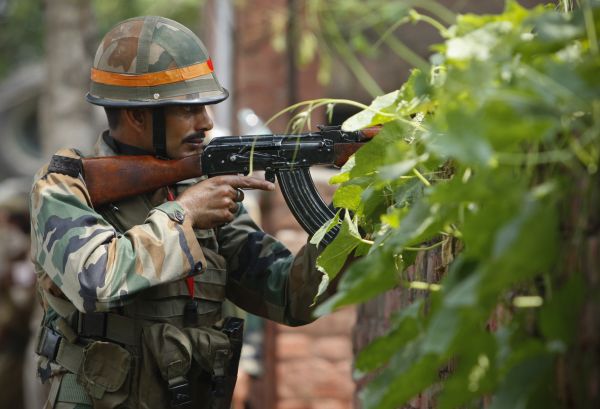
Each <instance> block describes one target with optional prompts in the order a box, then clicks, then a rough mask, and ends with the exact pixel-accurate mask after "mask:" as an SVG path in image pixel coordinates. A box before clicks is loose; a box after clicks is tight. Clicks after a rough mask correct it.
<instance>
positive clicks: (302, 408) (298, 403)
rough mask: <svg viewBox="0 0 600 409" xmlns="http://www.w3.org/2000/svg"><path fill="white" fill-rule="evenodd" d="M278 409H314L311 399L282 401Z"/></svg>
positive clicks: (279, 402) (278, 404)
mask: <svg viewBox="0 0 600 409" xmlns="http://www.w3.org/2000/svg"><path fill="white" fill-rule="evenodd" d="M276 409H312V405H311V401H310V400H309V399H305V400H301V399H281V400H279V401H278V402H277V406H276Z"/></svg>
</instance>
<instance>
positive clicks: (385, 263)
mask: <svg viewBox="0 0 600 409" xmlns="http://www.w3.org/2000/svg"><path fill="white" fill-rule="evenodd" d="M398 270H399V268H398V266H396V260H395V258H394V256H393V254H391V253H388V252H382V250H381V248H375V249H373V250H372V251H371V252H370V253H369V255H367V256H365V257H363V258H361V259H359V260H357V261H355V262H354V263H352V265H351V266H350V267H349V268H348V270H347V271H346V272H345V273H344V275H343V277H342V278H341V280H340V282H339V284H338V288H337V293H336V294H335V295H334V296H332V297H330V298H329V299H328V300H327V301H325V302H324V303H322V304H321V305H319V307H317V310H316V312H315V314H316V315H318V316H321V315H325V314H328V313H330V312H332V311H333V310H335V309H337V308H339V307H342V306H345V305H350V304H356V303H360V302H364V301H367V300H369V299H371V298H373V297H375V296H377V295H379V294H381V293H383V292H385V291H387V290H389V289H391V288H394V287H395V286H396V285H397V284H398V274H399V271H398Z"/></svg>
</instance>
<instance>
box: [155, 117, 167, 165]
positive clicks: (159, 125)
mask: <svg viewBox="0 0 600 409" xmlns="http://www.w3.org/2000/svg"><path fill="white" fill-rule="evenodd" d="M152 145H153V146H154V154H155V155H156V157H157V158H161V159H167V135H166V125H165V109H164V108H163V107H156V108H154V110H153V111H152Z"/></svg>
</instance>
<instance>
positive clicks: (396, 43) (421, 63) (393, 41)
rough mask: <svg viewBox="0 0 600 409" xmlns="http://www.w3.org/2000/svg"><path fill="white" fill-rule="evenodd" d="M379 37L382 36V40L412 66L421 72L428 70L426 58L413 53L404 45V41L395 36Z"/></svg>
mask: <svg viewBox="0 0 600 409" xmlns="http://www.w3.org/2000/svg"><path fill="white" fill-rule="evenodd" d="M381 38H383V39H384V40H383V41H385V43H386V44H387V45H388V47H390V48H391V49H392V50H393V51H394V52H395V53H396V54H398V56H400V58H402V59H403V60H404V61H406V62H408V63H409V64H411V65H412V66H414V67H417V68H418V69H420V70H421V71H422V72H428V71H429V63H428V62H427V60H425V59H424V58H423V57H421V56H420V55H419V54H417V53H415V52H414V51H413V50H411V49H410V48H409V47H407V46H406V45H404V43H402V42H401V41H400V40H398V39H397V38H396V37H391V36H388V37H385V38H384V37H383V36H382V37H381Z"/></svg>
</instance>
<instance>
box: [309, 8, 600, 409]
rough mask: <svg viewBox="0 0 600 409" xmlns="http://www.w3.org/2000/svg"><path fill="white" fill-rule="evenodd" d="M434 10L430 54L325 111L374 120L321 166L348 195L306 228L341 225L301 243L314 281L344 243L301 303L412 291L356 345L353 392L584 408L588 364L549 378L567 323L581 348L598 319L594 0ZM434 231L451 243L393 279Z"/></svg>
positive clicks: (562, 353) (370, 396) (451, 404)
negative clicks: (336, 159) (387, 84)
mask: <svg viewBox="0 0 600 409" xmlns="http://www.w3.org/2000/svg"><path fill="white" fill-rule="evenodd" d="M440 27H441V28H440V30H441V34H442V36H443V37H444V41H443V42H442V43H440V44H438V45H436V46H435V50H436V54H435V55H434V56H433V57H432V58H431V62H432V64H431V65H430V66H429V65H427V66H424V65H423V64H420V67H419V68H416V69H414V70H413V71H412V74H411V75H410V78H409V79H408V81H407V82H406V83H405V84H404V85H402V87H401V88H400V89H399V90H396V91H394V92H391V93H389V94H386V95H382V96H379V97H377V98H375V100H374V101H373V102H372V104H371V106H370V107H369V108H368V109H365V110H364V111H362V112H360V113H358V114H357V115H355V116H353V117H351V118H350V119H348V120H347V121H346V122H345V123H344V125H343V127H344V128H345V129H347V130H355V129H360V128H363V127H367V126H371V125H375V124H383V125H384V126H383V129H382V131H381V132H380V133H379V134H378V135H377V136H376V137H375V138H374V139H373V140H372V141H371V142H370V143H368V144H367V145H366V146H365V147H363V148H362V149H361V150H360V151H359V152H357V154H356V155H355V157H354V158H353V159H352V160H351V161H350V162H349V163H347V164H346V165H345V167H344V168H343V169H342V172H341V173H340V174H339V175H337V176H335V177H334V178H333V179H332V180H331V182H332V183H335V184H338V185H339V188H338V190H337V192H336V194H335V197H334V204H335V205H336V206H338V207H340V208H345V209H349V210H351V212H340V213H339V214H340V216H339V217H338V220H334V221H333V222H332V223H331V224H330V225H329V226H326V227H324V228H323V229H324V230H325V229H327V228H329V227H331V225H333V224H335V223H339V224H341V232H340V234H339V235H338V237H337V238H336V240H335V241H334V242H333V243H332V244H331V245H330V246H328V247H327V248H326V250H325V251H324V253H323V254H322V255H321V256H320V258H319V265H320V267H321V268H322V269H323V271H325V272H326V281H327V280H328V279H333V278H334V277H335V276H336V275H337V274H338V272H339V270H340V269H341V267H342V265H343V261H344V260H345V258H346V257H347V256H348V255H350V254H354V255H356V256H361V257H360V258H359V259H358V260H357V261H355V262H354V263H353V264H352V265H351V267H350V268H349V269H348V270H347V271H346V272H345V274H344V275H343V277H342V279H341V281H340V283H339V286H338V292H337V294H336V295H335V296H334V297H332V298H331V299H329V300H328V301H327V302H325V303H324V304H322V305H321V306H320V307H319V309H318V312H319V313H320V314H325V313H328V312H330V311H332V310H334V309H336V308H340V307H342V306H346V305H351V304H358V303H362V302H365V301H367V300H370V299H372V298H373V297H375V296H377V295H379V294H381V293H382V292H385V291H387V290H389V289H392V288H395V287H397V286H400V285H404V286H409V287H411V288H418V289H421V290H422V291H426V292H428V297H426V298H425V299H423V300H421V301H420V302H417V303H415V304H413V305H412V306H411V307H410V308H407V309H405V310H402V311H400V312H399V313H398V314H397V315H396V316H395V317H394V318H393V320H392V323H391V327H390V329H389V332H388V333H387V334H385V335H384V336H382V337H380V338H378V339H376V340H375V341H374V342H373V343H372V344H371V345H369V346H368V347H367V348H365V349H364V350H363V351H362V352H361V353H360V354H359V356H358V357H357V361H356V369H357V372H358V373H366V372H374V373H376V376H375V378H374V380H373V381H372V382H370V384H369V385H368V386H367V387H366V388H365V389H364V390H363V391H362V393H361V400H362V402H363V405H364V407H365V408H396V407H399V406H401V405H403V404H406V403H407V402H408V401H409V400H410V399H411V398H413V397H414V396H416V395H418V394H419V393H421V392H423V391H426V390H430V391H431V390H433V391H435V396H436V400H437V405H438V407H439V408H455V407H471V406H474V407H479V406H481V402H482V399H488V400H487V401H488V402H490V404H489V405H488V407H491V408H494V409H496V408H529V407H536V408H537V407H543V408H551V407H567V406H569V405H573V406H572V407H586V405H590V402H592V401H590V400H589V399H590V396H593V393H592V392H590V391H591V390H593V385H592V383H593V378H594V377H593V376H592V375H593V374H596V376H597V368H596V369H594V368H595V366H594V365H593V364H590V365H585V364H582V365H581V367H578V368H577V371H578V372H577V377H578V379H577V381H576V382H572V383H569V381H565V380H564V379H563V378H564V377H565V376H566V377H568V371H569V369H568V367H569V362H570V361H569V360H568V358H569V357H571V356H573V354H576V353H580V354H581V353H586V352H585V351H581V350H578V348H581V346H582V345H583V344H581V343H580V341H579V340H578V339H579V335H578V334H581V333H582V331H588V332H589V333H590V334H592V335H590V337H591V339H592V340H595V342H596V344H595V345H594V344H593V343H592V346H591V347H590V345H589V342H590V341H589V339H590V338H589V337H588V341H587V342H588V344H586V345H587V347H588V348H590V349H589V350H588V352H589V353H590V354H591V355H588V359H590V360H592V362H594V360H595V362H597V361H598V352H597V350H598V343H597V342H598V336H597V335H598V334H597V333H598V328H599V326H598V320H597V318H596V320H595V321H594V320H593V319H592V322H591V324H592V329H590V328H587V329H586V328H585V327H584V326H585V325H588V326H589V325H590V321H589V320H588V321H585V322H584V320H583V319H582V318H581V316H582V314H583V309H584V308H586V309H588V310H589V309H590V308H591V311H596V312H598V305H597V301H594V300H597V299H598V298H599V297H598V296H599V294H598V292H599V291H598V290H599V288H598V283H597V282H598V267H597V264H595V263H596V262H597V261H598V251H597V244H596V250H595V252H594V250H593V245H590V242H591V241H590V240H591V238H593V237H595V239H594V240H597V236H598V217H597V215H598V209H599V208H600V204H599V203H600V202H599V199H598V197H599V196H600V193H599V185H600V183H599V180H600V179H599V176H598V165H599V162H600V133H599V131H600V55H599V45H598V35H599V33H600V2H598V1H594V0H581V1H580V2H578V3H577V4H572V2H562V3H561V5H560V7H557V6H556V5H548V6H538V7H535V8H533V9H525V8H523V7H521V6H520V5H519V4H518V3H516V2H515V1H508V2H507V4H506V8H505V11H504V12H503V13H501V14H498V15H472V14H465V15H459V16H457V18H456V22H455V24H453V25H451V26H450V27H445V26H441V25H440ZM350 215H352V216H350ZM319 237H320V236H319V235H316V237H315V238H314V239H313V240H314V241H318V240H319ZM451 241H457V242H460V246H461V248H462V250H461V251H460V252H459V254H457V255H456V257H455V259H454V261H453V262H452V264H451V265H450V268H449V272H448V274H447V275H446V276H445V277H444V278H443V280H442V281H441V282H439V283H418V282H411V281H410V279H409V277H408V276H407V275H406V268H407V267H408V266H410V265H411V264H412V263H413V262H414V260H415V257H416V254H417V253H418V252H419V251H426V250H428V249H431V248H435V247H442V248H447V247H448V246H447V244H448V243H449V242H451ZM595 243H597V242H595ZM594 257H595V258H594ZM499 309H500V310H502V311H504V313H503V314H502V317H504V318H502V319H500V318H498V317H496V318H495V319H496V320H497V322H496V323H495V327H497V329H496V330H494V331H491V330H490V329H489V326H488V325H487V324H488V323H489V320H490V318H491V317H492V316H493V314H494V311H498V310H499ZM596 317H597V315H596ZM594 334H595V335H594ZM588 335H589V334H588ZM594 337H595V338H594ZM593 351H596V352H593ZM449 362H452V363H453V370H452V371H451V373H450V374H447V375H444V377H443V379H442V377H440V376H439V371H440V369H441V368H443V367H445V366H446V365H448V363H449ZM565 362H566V364H565ZM565 367H566V368H567V369H565ZM571 369H572V370H575V369H573V368H571ZM594 371H596V372H594ZM575 384H577V385H579V386H574V385H575ZM565 385H566V386H565ZM596 386H597V384H596ZM594 396H595V395H594ZM595 399H598V397H597V396H596V397H595Z"/></svg>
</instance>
